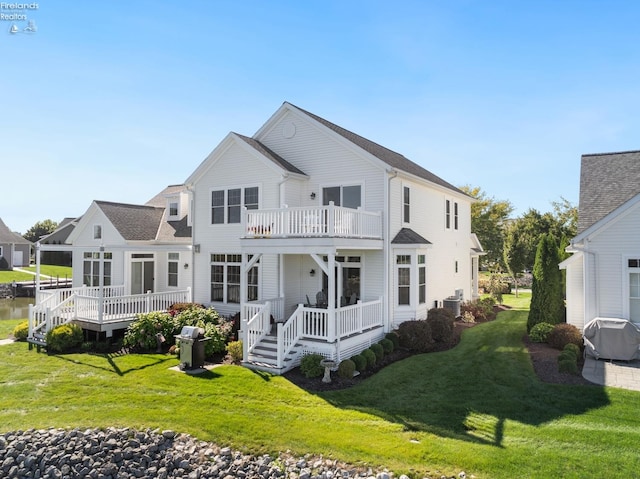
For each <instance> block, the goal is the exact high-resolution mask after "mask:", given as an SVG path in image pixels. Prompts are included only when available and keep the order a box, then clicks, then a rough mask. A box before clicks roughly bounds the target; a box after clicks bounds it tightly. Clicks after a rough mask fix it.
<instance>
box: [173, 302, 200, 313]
mask: <svg viewBox="0 0 640 479" xmlns="http://www.w3.org/2000/svg"><path fill="white" fill-rule="evenodd" d="M194 308H196V309H202V308H204V306H203V305H202V304H198V303H174V304H172V305H171V306H169V311H168V312H169V314H170V315H171V316H175V315H176V314H178V313H181V312H182V311H184V310H185V309H194Z"/></svg>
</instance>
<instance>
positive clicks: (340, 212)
mask: <svg viewBox="0 0 640 479" xmlns="http://www.w3.org/2000/svg"><path fill="white" fill-rule="evenodd" d="M242 223H243V231H244V237H245V238H264V237H280V238H286V237H290V236H292V237H305V236H308V237H320V236H327V237H332V236H340V237H348V238H375V239H381V238H382V215H381V213H380V212H371V211H364V210H361V209H360V208H358V209H352V208H343V207H341V206H335V205H334V204H333V202H331V203H330V204H329V205H328V206H315V207H295V208H278V209H263V210H247V209H245V210H244V211H243V213H242Z"/></svg>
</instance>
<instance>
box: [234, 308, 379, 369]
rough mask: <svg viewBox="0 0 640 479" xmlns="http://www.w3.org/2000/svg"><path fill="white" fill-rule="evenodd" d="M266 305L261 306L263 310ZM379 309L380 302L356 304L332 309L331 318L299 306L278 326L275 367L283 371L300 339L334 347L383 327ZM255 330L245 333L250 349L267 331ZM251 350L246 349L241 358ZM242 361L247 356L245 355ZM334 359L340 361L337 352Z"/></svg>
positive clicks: (329, 313)
mask: <svg viewBox="0 0 640 479" xmlns="http://www.w3.org/2000/svg"><path fill="white" fill-rule="evenodd" d="M267 304H268V303H267ZM267 304H265V305H263V306H267ZM382 308H383V301H382V298H378V299H376V300H373V301H366V302H362V301H358V303H357V304H354V305H351V306H344V307H341V308H336V309H335V311H334V314H332V313H331V311H330V310H328V309H320V308H309V307H305V306H304V305H303V304H299V305H298V307H297V308H296V310H295V311H294V312H293V314H292V315H291V316H290V317H289V319H288V320H287V321H286V322H285V323H284V324H283V323H278V326H277V327H278V329H277V331H278V351H277V367H278V368H283V367H284V360H285V358H286V357H287V355H288V354H289V353H290V352H291V351H292V350H293V348H294V347H295V345H296V343H298V341H300V340H301V339H311V340H319V341H325V342H327V343H335V342H336V341H338V340H340V339H343V338H347V337H349V336H352V335H355V334H359V333H362V332H363V331H366V330H369V329H371V328H374V327H377V326H383V313H382ZM259 316H260V314H259V312H256V315H255V316H254V318H255V320H256V321H257V322H258V321H259V319H258V318H259ZM252 319H253V318H252ZM258 324H259V323H258ZM269 327H270V325H269ZM259 330H260V328H259V327H256V328H255V331H252V330H251V329H248V333H249V334H248V335H247V338H248V340H249V342H250V345H251V348H253V347H254V346H255V345H256V344H257V343H258V342H259V341H260V339H261V338H262V337H263V336H264V335H266V334H267V333H268V331H269V330H268V329H267V330H266V331H267V332H265V333H264V334H263V335H262V336H259V334H258V333H259ZM258 336H259V337H258ZM256 338H257V339H256ZM252 350H253V349H248V350H247V351H245V354H246V353H247V352H249V351H252ZM246 357H248V356H247V355H245V358H246ZM338 357H340V354H339V351H338Z"/></svg>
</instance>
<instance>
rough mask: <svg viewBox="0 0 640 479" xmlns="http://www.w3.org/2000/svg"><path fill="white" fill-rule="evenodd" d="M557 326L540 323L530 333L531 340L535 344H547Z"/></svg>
mask: <svg viewBox="0 0 640 479" xmlns="http://www.w3.org/2000/svg"><path fill="white" fill-rule="evenodd" d="M554 326H555V325H553V324H549V323H538V324H536V325H535V326H534V327H533V328H531V331H529V339H530V340H531V341H533V342H534V343H546V342H547V339H548V338H549V334H551V331H553V328H554Z"/></svg>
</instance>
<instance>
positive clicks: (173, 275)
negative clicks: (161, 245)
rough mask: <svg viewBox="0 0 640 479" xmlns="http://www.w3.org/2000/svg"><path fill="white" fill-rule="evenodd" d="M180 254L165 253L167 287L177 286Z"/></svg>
mask: <svg viewBox="0 0 640 479" xmlns="http://www.w3.org/2000/svg"><path fill="white" fill-rule="evenodd" d="M179 262H180V253H167V286H176V287H177V286H178V263H179Z"/></svg>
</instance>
